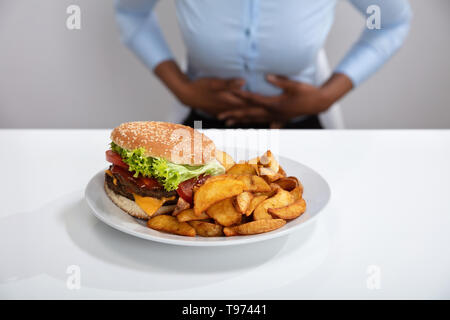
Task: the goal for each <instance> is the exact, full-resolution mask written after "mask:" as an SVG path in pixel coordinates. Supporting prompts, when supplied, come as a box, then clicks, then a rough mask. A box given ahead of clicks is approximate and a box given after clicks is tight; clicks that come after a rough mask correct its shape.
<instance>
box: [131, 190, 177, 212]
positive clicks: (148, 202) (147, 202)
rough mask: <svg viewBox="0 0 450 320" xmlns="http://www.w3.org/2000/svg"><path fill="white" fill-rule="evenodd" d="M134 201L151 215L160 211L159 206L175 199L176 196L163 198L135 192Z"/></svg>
mask: <svg viewBox="0 0 450 320" xmlns="http://www.w3.org/2000/svg"><path fill="white" fill-rule="evenodd" d="M133 196H134V201H135V202H136V204H137V205H138V206H139V207H140V208H141V209H142V210H144V212H145V213H146V214H147V215H148V216H149V217H151V216H152V215H153V214H154V213H155V212H156V211H158V209H159V208H161V207H162V206H163V205H164V203H165V202H167V201H170V200H174V199H175V196H173V197H170V198H164V197H163V198H161V199H156V198H152V197H141V196H139V195H137V194H135V193H133Z"/></svg>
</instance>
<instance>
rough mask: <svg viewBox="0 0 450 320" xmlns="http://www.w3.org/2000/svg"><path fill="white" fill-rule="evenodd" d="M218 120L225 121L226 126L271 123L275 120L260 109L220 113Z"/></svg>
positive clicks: (253, 108)
mask: <svg viewBox="0 0 450 320" xmlns="http://www.w3.org/2000/svg"><path fill="white" fill-rule="evenodd" d="M217 118H218V119H219V120H225V125H227V126H232V125H234V124H236V123H269V122H270V121H271V120H273V116H272V115H271V114H270V113H269V112H267V110H265V109H263V108H260V107H250V108H246V109H238V110H229V111H225V112H222V113H220V114H219V115H218V116H217Z"/></svg>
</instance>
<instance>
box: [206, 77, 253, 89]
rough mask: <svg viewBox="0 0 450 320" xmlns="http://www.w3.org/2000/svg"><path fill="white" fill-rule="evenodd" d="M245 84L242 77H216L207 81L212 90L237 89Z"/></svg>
mask: <svg viewBox="0 0 450 320" xmlns="http://www.w3.org/2000/svg"><path fill="white" fill-rule="evenodd" d="M244 84H245V80H244V79H240V78H237V79H217V78H213V79H210V81H209V88H210V89H211V90H213V91H222V90H238V89H240V88H242V86H243V85H244Z"/></svg>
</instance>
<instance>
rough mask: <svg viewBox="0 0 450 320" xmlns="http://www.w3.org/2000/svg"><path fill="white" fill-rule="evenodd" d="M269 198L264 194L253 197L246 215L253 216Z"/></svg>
mask: <svg viewBox="0 0 450 320" xmlns="http://www.w3.org/2000/svg"><path fill="white" fill-rule="evenodd" d="M268 197H269V196H268V195H265V194H262V195H253V198H252V200H251V201H250V204H249V206H248V208H247V210H245V215H246V216H247V217H248V216H249V215H251V214H252V213H253V211H254V210H255V208H256V207H257V206H258V205H259V204H260V203H261V202H263V201H264V200H266V199H267V198H268Z"/></svg>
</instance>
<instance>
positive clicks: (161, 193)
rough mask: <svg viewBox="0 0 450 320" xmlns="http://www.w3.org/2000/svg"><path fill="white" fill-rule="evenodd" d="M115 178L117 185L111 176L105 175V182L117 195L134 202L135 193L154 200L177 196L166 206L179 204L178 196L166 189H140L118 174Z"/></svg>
mask: <svg viewBox="0 0 450 320" xmlns="http://www.w3.org/2000/svg"><path fill="white" fill-rule="evenodd" d="M113 176H114V177H115V178H116V179H117V181H116V184H114V178H113V177H111V176H110V175H109V174H107V173H105V180H106V183H107V185H108V187H109V188H110V189H111V190H112V191H114V192H115V193H117V194H120V195H121V196H124V197H125V198H128V199H130V200H133V201H134V196H133V193H135V194H137V195H140V196H142V197H152V198H157V199H161V198H163V197H164V198H170V197H173V196H175V199H174V200H171V201H167V202H166V203H165V204H164V205H171V204H176V203H177V198H178V194H177V192H176V191H175V190H174V191H166V190H164V188H152V189H148V188H140V187H138V186H137V185H135V184H134V183H132V182H131V181H128V180H126V179H122V177H121V176H120V175H118V174H116V175H115V174H113Z"/></svg>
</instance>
